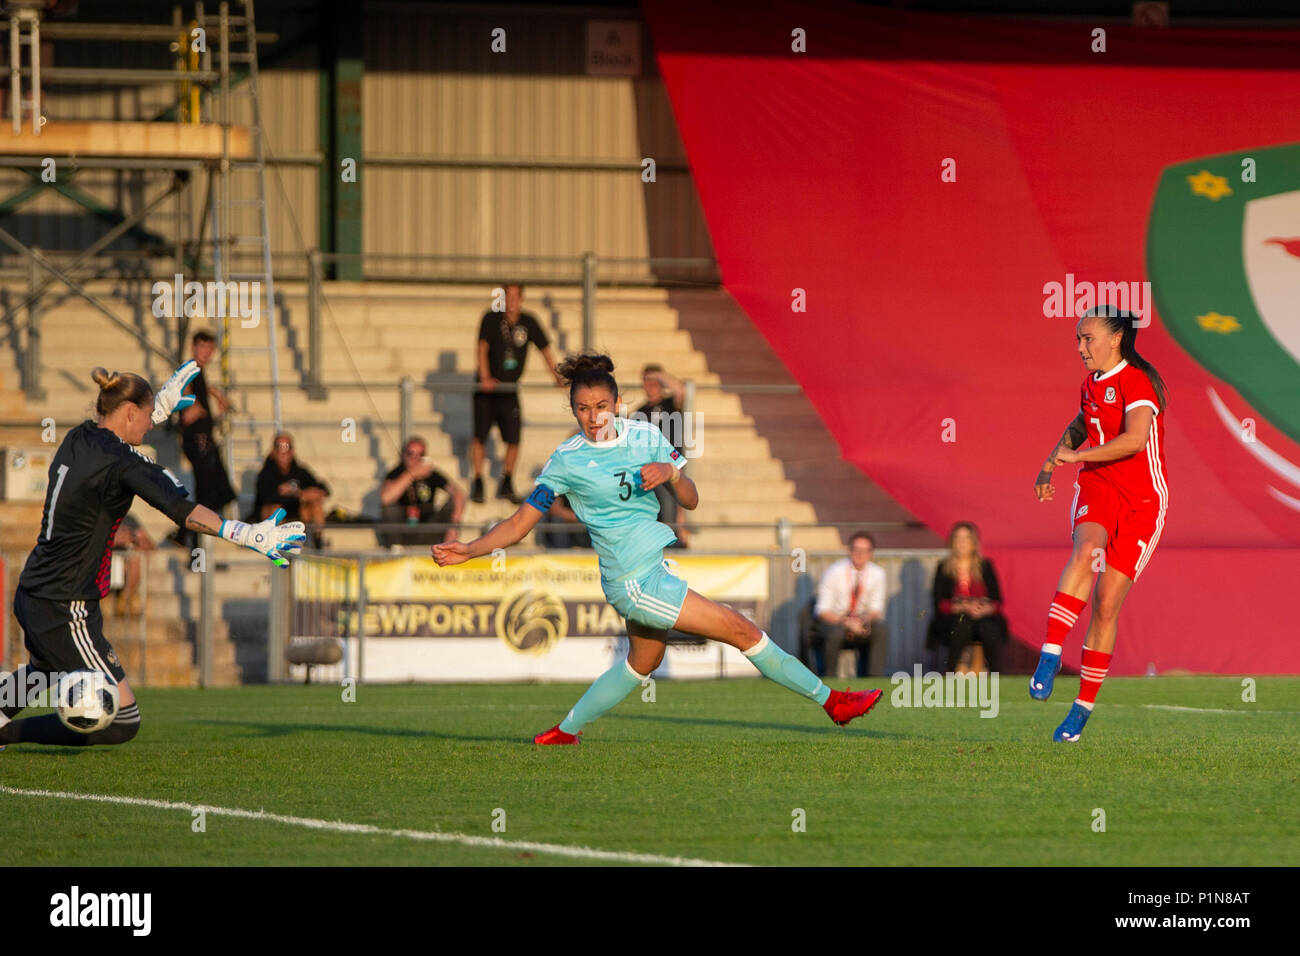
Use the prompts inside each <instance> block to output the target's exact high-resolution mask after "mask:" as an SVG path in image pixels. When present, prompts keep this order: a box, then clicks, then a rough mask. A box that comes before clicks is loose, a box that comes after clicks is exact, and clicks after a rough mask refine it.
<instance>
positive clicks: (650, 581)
mask: <svg viewBox="0 0 1300 956" xmlns="http://www.w3.org/2000/svg"><path fill="white" fill-rule="evenodd" d="M600 586H601V588H602V589H603V590H604V592H605V597H606V598H607V599H608V600H609V603H610V604H612V605H614V610H616V611H618V613H619V614H621V615H623V617H625V618H627V619H628V620H629V621H633V622H635V623H637V624H644V625H645V626H646V627H653V628H655V629H656V630H660V631H666V630H668V629H669V628H671V627H672V626H673V625H674V624H676V623H677V616H678V615H679V614H681V612H682V604H683V603H684V602H685V600H686V592H687V591H688V590H689V588H688V586H687V584H686V582H685V581H683V580H682V579H681V578H679V577H678V576H677V575H675V574H673V572H672V571H670V570H669V568H668V562H667V561H663V562H661V563H660V564H658V565H656V566H655V567H654V568H652V569H651V570H650V571H647V572H646V573H645V574H643V575H641V576H640V577H635V578H628V579H627V580H625V581H606V580H604V579H602V580H601V582H600Z"/></svg>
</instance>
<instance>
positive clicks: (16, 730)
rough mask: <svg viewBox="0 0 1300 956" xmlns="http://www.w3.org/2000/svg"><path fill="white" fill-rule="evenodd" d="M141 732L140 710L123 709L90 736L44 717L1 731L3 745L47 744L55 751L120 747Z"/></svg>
mask: <svg viewBox="0 0 1300 956" xmlns="http://www.w3.org/2000/svg"><path fill="white" fill-rule="evenodd" d="M139 730H140V708H139V707H137V706H136V705H135V704H131V705H130V706H129V707H124V708H122V711H121V712H120V713H119V714H118V715H117V717H116V719H114V721H113V722H112V723H111V724H109V725H108V726H107V727H105V728H104V729H103V730H97V731H95V732H94V733H93V734H83V733H79V732H77V731H75V730H72V729H71V728H69V727H67V726H66V725H65V724H64V723H63V721H61V720H59V715H58V714H44V715H42V716H40V717H28V718H27V719H26V720H15V721H13V722H12V723H9V724H5V725H4V726H3V727H0V745H2V744H49V745H51V746H56V747H90V746H93V745H95V744H123V743H126V742H127V741H128V740H130V739H131V738H132V737H134V736H135V735H136V734H137V733H138V732H139Z"/></svg>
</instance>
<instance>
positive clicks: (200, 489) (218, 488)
mask: <svg viewBox="0 0 1300 956" xmlns="http://www.w3.org/2000/svg"><path fill="white" fill-rule="evenodd" d="M190 349H191V353H192V355H193V357H194V361H195V362H197V363H198V364H199V374H198V375H197V376H195V378H194V380H193V381H192V382H191V383H190V387H189V391H188V392H187V393H186V394H189V395H193V396H194V404H193V405H191V406H189V407H188V408H186V409H184V410H183V411H182V412H181V413H180V423H181V448H182V449H183V450H184V452H185V457H186V458H188V459H189V462H190V467H191V468H193V469H194V500H195V501H197V502H198V503H199V504H201V505H203V506H204V507H205V508H211V509H212V510H213V511H215V512H216V513H217V514H221V512H222V509H224V508H225V507H226V505H228V504H230V502H232V501H234V500H235V497H236V496H235V489H234V488H232V487H230V477H229V476H228V475H227V474H226V465H225V462H224V461H222V457H221V448H220V447H219V446H218V445H217V443H216V441H215V440H214V438H213V436H212V428H213V414H212V406H213V405H214V404H215V405H216V406H217V413H218V414H224V413H225V411H226V410H227V409H228V408H229V407H230V403H229V402H227V401H226V396H225V395H223V394H222V392H221V389H219V388H215V387H211V386H209V385H208V382H207V379H206V378H205V377H204V372H203V370H204V368H205V367H206V366H207V364H208V363H209V362H211V361H212V356H213V355H214V354H215V353H216V351H217V339H216V336H214V335H213V334H212V333H211V332H205V331H203V330H199V331H198V332H195V333H194V335H193V336H192V337H191V338H190ZM173 540H176V541H177V543H179V544H182V545H184V546H187V547H192V546H193V545H194V535H193V533H191V532H185V531H178V533H177V535H173Z"/></svg>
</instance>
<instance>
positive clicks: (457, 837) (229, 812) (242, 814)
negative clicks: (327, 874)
mask: <svg viewBox="0 0 1300 956" xmlns="http://www.w3.org/2000/svg"><path fill="white" fill-rule="evenodd" d="M0 793H7V794H10V795H12V796H15V797H57V798H59V799H62V800H86V801H89V802H91V803H116V804H119V805H121V806H128V807H154V808H155V809H158V810H184V811H185V812H187V813H193V812H194V811H195V810H202V811H204V812H205V813H207V814H209V815H211V816H216V817H237V818H240V819H244V820H265V821H268V822H271V823H284V824H288V825H289V826H295V827H306V828H307V829H309V830H333V831H335V832H336V833H364V834H372V835H375V836H392V837H402V838H404V839H407V840H427V841H432V842H436V843H459V844H461V845H462V846H474V847H486V848H489V849H493V850H515V851H531V852H533V853H551V854H554V855H556V856H569V857H574V858H576V859H581V860H610V861H613V862H617V863H642V864H650V865H654V864H660V865H663V866H748V865H749V864H747V863H720V862H717V861H714V860H696V859H692V858H691V857H686V856H658V855H656V854H654V853H624V852H621V851H617V850H593V849H591V848H590V847H585V846H565V845H564V844H562V843H534V842H531V841H528V840H503V839H501V838H500V837H480V836H470V835H469V834H467V833H443V832H440V831H438V830H390V829H387V828H385V827H376V826H371V825H370V824H368V823H344V822H343V821H341V820H316V819H313V818H311V817H291V816H285V815H284V814H281V813H267V812H266V811H265V810H240V809H237V808H231V807H213V806H208V805H207V804H203V803H176V802H173V801H171V800H148V799H145V798H144V797H116V796H111V795H107V794H97V793H66V792H60V791H57V790H20V789H18V788H16V787H5V786H0Z"/></svg>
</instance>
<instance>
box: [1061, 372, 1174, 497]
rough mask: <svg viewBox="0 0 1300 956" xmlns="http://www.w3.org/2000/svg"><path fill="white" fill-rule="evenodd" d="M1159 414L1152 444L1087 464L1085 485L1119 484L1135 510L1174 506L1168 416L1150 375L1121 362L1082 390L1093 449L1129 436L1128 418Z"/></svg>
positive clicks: (1085, 382) (1118, 488)
mask: <svg viewBox="0 0 1300 956" xmlns="http://www.w3.org/2000/svg"><path fill="white" fill-rule="evenodd" d="M1144 405H1145V406H1149V407H1150V408H1152V409H1153V410H1154V411H1155V413H1156V414H1155V418H1154V419H1153V420H1152V422H1151V432H1150V435H1149V436H1148V438H1147V445H1146V447H1145V448H1144V449H1142V450H1141V451H1139V452H1137V453H1136V454H1132V455H1129V456H1128V457H1127V458H1120V459H1118V460H1116V461H1100V462H1097V461H1089V462H1084V465H1083V469H1082V471H1081V472H1080V477H1079V480H1080V481H1087V480H1101V481H1105V482H1107V483H1108V484H1110V485H1113V486H1114V487H1115V489H1116V491H1118V492H1119V496H1120V498H1121V499H1122V500H1123V501H1124V502H1125V503H1126V504H1127V505H1128V507H1130V508H1132V509H1133V510H1134V511H1145V510H1160V511H1163V510H1164V509H1165V508H1166V507H1167V506H1168V504H1169V485H1168V483H1167V481H1166V474H1167V472H1166V470H1165V416H1164V411H1163V409H1161V407H1160V399H1159V398H1158V397H1157V395H1156V390H1155V387H1154V386H1153V385H1152V384H1151V379H1150V378H1149V377H1148V376H1147V374H1146V372H1144V371H1142V370H1141V369H1139V368H1136V367H1134V366H1132V365H1129V364H1128V361H1127V360H1123V361H1121V362H1120V363H1119V364H1118V365H1116V366H1115V367H1114V368H1113V369H1111V370H1110V371H1109V372H1106V373H1105V374H1104V375H1103V374H1099V373H1097V372H1093V373H1092V374H1091V375H1089V376H1088V377H1087V378H1085V379H1084V380H1083V386H1082V387H1081V388H1080V389H1079V410H1080V412H1082V414H1083V418H1084V421H1085V422H1086V423H1087V426H1088V439H1089V440H1090V441H1091V442H1092V445H1093V447H1096V446H1098V445H1104V444H1105V443H1106V442H1108V441H1111V440H1112V439H1114V438H1115V436H1117V435H1119V434H1122V433H1123V431H1124V415H1125V413H1126V412H1129V411H1131V410H1132V409H1134V408H1137V407H1139V406H1144Z"/></svg>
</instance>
